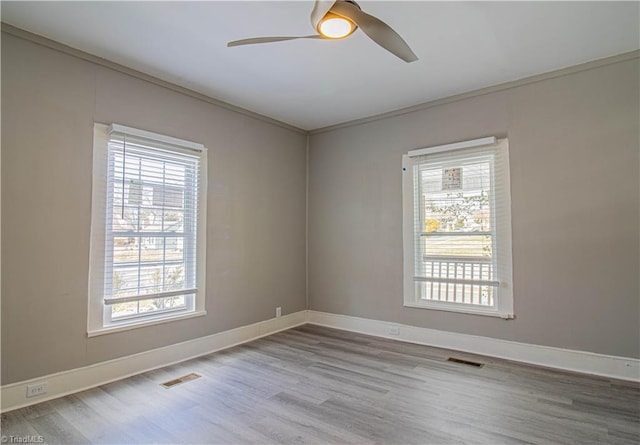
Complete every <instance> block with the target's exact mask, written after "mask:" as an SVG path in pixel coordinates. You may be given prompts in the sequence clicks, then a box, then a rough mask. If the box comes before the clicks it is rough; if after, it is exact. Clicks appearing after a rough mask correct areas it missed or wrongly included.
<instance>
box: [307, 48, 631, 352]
mask: <svg viewBox="0 0 640 445" xmlns="http://www.w3.org/2000/svg"><path fill="white" fill-rule="evenodd" d="M639 78H640V73H639V71H638V60H637V59H635V60H631V61H626V62H620V63H615V64H610V65H607V66H603V67H600V68H594V69H590V70H587V71H582V72H578V73H575V74H570V75H565V76H562V77H556V78H553V79H549V80H543V81H539V82H535V83H530V84H527V85H524V86H520V87H516V88H512V89H508V90H502V91H499V92H494V93H489V94H485V95H481V96H476V97H473V98H469V99H464V100H459V101H456V102H452V103H448V104H444V105H439V106H434V107H432V108H428V109H424V110H421V111H415V112H412V113H408V114H405V115H402V116H398V117H391V118H386V119H382V120H378V121H374V122H370V123H364V124H361V125H357V126H351V127H346V128H343V129H337V130H334V131H329V132H325V133H318V134H315V135H313V136H312V137H311V140H310V154H309V156H310V164H309V168H310V176H309V184H310V185H309V187H310V195H309V235H310V236H309V240H308V242H309V283H308V285H309V299H310V309H313V310H318V311H326V312H332V313H337V314H346V315H353V316H359V317H365V318H372V319H378V320H386V321H391V322H399V323H405V324H409V325H413V326H421V327H428V328H433V329H440V330H445V331H453V332H461V333H466V334H473V335H480V336H487V337H493V338H499V339H506V340H513V341H518V342H525V343H533V344H540V345H548V346H556V347H561V348H570V349H577V350H583V351H593V352H597V353H603V354H611V355H619V356H627V357H639V356H640V352H639V344H638V342H639V335H638V333H639V330H640V325H639V320H638V318H639V313H640V308H639V299H640V297H639V294H640V292H639V284H638V275H639V271H640V264H639V258H638V253H639V221H638V214H639V208H638V203H639V196H638V195H639V189H640V184H639V179H638V169H639V157H638V153H639V141H638V137H639V136H638V134H639V128H638V126H639V114H638V98H639V91H638V79H639ZM489 135H496V136H508V137H509V145H510V161H511V193H512V197H511V199H512V225H513V268H514V277H513V279H514V298H515V300H514V301H515V313H516V319H515V320H510V321H505V320H501V319H496V318H491V317H483V316H478V315H464V314H455V313H450V312H442V311H433V310H426V309H415V308H405V307H403V305H402V301H403V297H402V200H401V196H402V195H401V155H402V153H405V152H407V151H408V150H411V149H415V148H419V147H425V146H430V145H438V144H443V143H448V142H455V141H460V140H467V139H474V138H478V137H482V136H489Z"/></svg>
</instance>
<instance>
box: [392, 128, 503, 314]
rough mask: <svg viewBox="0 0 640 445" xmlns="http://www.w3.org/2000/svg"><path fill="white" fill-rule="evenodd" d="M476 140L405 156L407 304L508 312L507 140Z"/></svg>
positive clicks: (470, 310) (473, 310)
mask: <svg viewBox="0 0 640 445" xmlns="http://www.w3.org/2000/svg"><path fill="white" fill-rule="evenodd" d="M471 142H473V141H471ZM478 144H479V145H481V146H473V145H474V144H473V143H469V144H456V146H455V147H453V148H451V147H450V148H449V149H447V146H445V147H444V148H443V147H436V148H434V149H433V150H429V149H422V150H418V151H416V152H414V153H411V152H410V153H409V155H408V156H405V161H404V175H405V178H404V183H405V186H404V194H405V197H404V200H405V212H404V213H405V215H404V217H405V229H404V230H405V304H407V305H410V306H411V305H417V306H422V307H429V308H435V309H445V310H454V311H455V310H458V311H461V312H478V313H488V314H493V315H499V316H504V317H510V316H511V314H512V312H513V303H512V300H513V299H512V291H511V241H510V238H511V231H510V199H509V172H508V168H509V163H508V150H507V143H506V140H505V141H499V142H495V139H493V138H491V139H489V140H480V142H479V143H478ZM469 145H471V146H470V147H469ZM460 147H461V148H460ZM412 155H413V156H412Z"/></svg>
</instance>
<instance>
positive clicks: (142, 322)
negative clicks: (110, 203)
mask: <svg viewBox="0 0 640 445" xmlns="http://www.w3.org/2000/svg"><path fill="white" fill-rule="evenodd" d="M112 130H113V131H117V132H121V133H126V134H130V135H134V136H139V137H144V138H147V139H151V140H155V141H158V142H164V143H170V144H172V145H178V146H181V147H184V148H185V150H188V151H198V152H200V163H199V176H198V178H197V181H198V187H199V194H198V203H197V206H198V215H197V218H198V220H197V223H196V224H197V229H196V246H195V249H196V267H195V273H196V288H197V292H196V293H195V301H194V304H193V305H192V307H191V308H188V309H181V310H176V311H168V312H163V313H158V314H148V315H144V316H141V317H135V318H131V319H125V320H118V321H110V320H111V317H110V316H109V315H108V314H107V313H106V312H107V310H110V305H108V304H105V302H104V267H105V247H104V246H105V239H106V230H107V219H106V210H107V196H106V193H105V190H106V188H105V186H106V185H107V181H108V172H107V169H108V153H109V150H108V141H109V133H110V132H111V131H112ZM207 177H208V175H207V149H206V147H204V146H203V145H202V144H198V143H195V142H190V141H185V140H182V139H177V138H173V137H170V136H165V135H160V134H156V133H151V132H148V131H145V130H139V129H135V128H130V127H125V126H123V125H119V124H112V125H105V124H100V123H95V124H94V140H93V172H92V191H91V198H92V200H91V240H90V262H89V296H88V300H89V301H88V307H87V336H88V337H93V336H97V335H102V334H108V333H112V332H119V331H124V330H130V329H135V328H140V327H145V326H151V325H157V324H160V323H165V322H171V321H177V320H183V319H188V318H193V317H199V316H203V315H206V313H207V312H206V310H205V295H206V246H207V241H206V233H207V231H206V215H207V193H206V191H207Z"/></svg>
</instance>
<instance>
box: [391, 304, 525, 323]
mask: <svg viewBox="0 0 640 445" xmlns="http://www.w3.org/2000/svg"><path fill="white" fill-rule="evenodd" d="M404 306H405V307H413V308H419V309H432V310H435V311H447V312H458V313H460V314H471V315H484V316H486V317H496V318H503V319H505V320H511V319H513V318H515V315H514V314H508V313H504V312H497V311H493V310H486V309H476V308H473V307H469V308H466V307H459V306H452V305H444V304H437V303H435V304H434V303H407V302H405V303H404Z"/></svg>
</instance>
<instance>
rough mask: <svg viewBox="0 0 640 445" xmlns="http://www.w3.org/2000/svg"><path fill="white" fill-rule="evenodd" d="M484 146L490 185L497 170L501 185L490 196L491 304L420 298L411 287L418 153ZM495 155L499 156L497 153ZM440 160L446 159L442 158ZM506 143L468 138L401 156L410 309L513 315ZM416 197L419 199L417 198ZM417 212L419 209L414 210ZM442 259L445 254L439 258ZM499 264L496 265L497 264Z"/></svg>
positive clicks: (405, 283)
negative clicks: (489, 159)
mask: <svg viewBox="0 0 640 445" xmlns="http://www.w3.org/2000/svg"><path fill="white" fill-rule="evenodd" d="M479 147H485V148H487V149H489V150H493V151H494V152H495V153H496V156H495V157H494V159H493V161H492V167H491V168H492V169H493V170H494V171H492V172H491V176H492V177H491V184H492V189H493V188H494V185H495V183H496V177H495V175H496V174H497V173H496V171H499V172H501V177H500V183H501V184H502V185H503V187H502V188H501V189H499V190H497V193H500V196H498V197H496V196H492V199H491V203H490V208H491V212H492V216H493V217H495V218H496V220H495V222H496V224H495V227H492V232H493V234H492V245H493V251H492V262H493V264H494V270H495V274H496V276H495V277H494V279H493V280H495V281H498V282H499V284H498V286H497V287H496V288H495V296H494V306H493V307H489V306H481V305H473V304H469V303H460V302H445V301H435V300H431V301H428V300H423V299H420V298H419V295H417V292H416V289H415V282H416V280H415V277H416V273H415V249H416V245H415V241H416V232H415V220H414V217H415V212H416V207H417V206H418V207H419V205H420V202H418V203H416V202H415V197H414V180H415V179H414V166H415V165H416V162H417V161H416V158H417V157H418V156H425V155H427V156H428V155H434V154H436V153H438V154H439V156H442V154H446V153H447V152H451V153H455V154H456V155H458V154H459V153H460V150H472V149H473V148H479ZM498 155H499V156H498ZM498 159H499V160H500V162H501V168H499V169H497V168H495V165H494V163H497V162H498ZM442 162H443V163H444V162H446V161H442ZM509 176H510V175H509V142H508V140H507V139H506V138H504V139H497V138H495V137H488V138H481V139H474V140H471V141H464V142H457V143H453V144H446V145H441V146H435V147H427V148H422V149H417V150H412V151H409V152H408V153H406V154H404V155H403V156H402V207H403V305H404V306H405V307H411V308H421V309H432V310H441V311H449V312H458V313H463V314H474V315H485V316H491V317H500V318H504V319H511V318H514V317H515V315H514V301H513V278H512V277H513V271H512V252H511V250H512V249H511V242H512V240H511V237H512V235H511V197H510V177H509ZM418 199H420V198H418ZM497 199H499V200H500V202H501V204H502V206H503V208H504V210H503V211H502V212H501V213H498V214H499V215H500V216H501V218H497V215H498V214H496V200H497ZM418 211H420V210H418ZM443 258H445V259H446V257H443ZM498 265H499V266H500V267H497V266H498Z"/></svg>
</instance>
